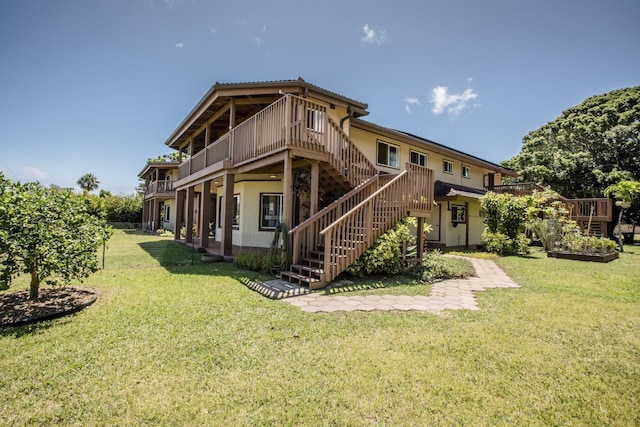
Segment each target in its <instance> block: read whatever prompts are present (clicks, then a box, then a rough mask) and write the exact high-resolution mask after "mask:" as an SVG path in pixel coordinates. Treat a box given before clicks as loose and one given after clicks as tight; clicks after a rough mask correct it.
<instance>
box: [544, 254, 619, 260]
mask: <svg viewBox="0 0 640 427" xmlns="http://www.w3.org/2000/svg"><path fill="white" fill-rule="evenodd" d="M547 257H549V258H560V259H572V260H575V261H591V262H611V261H613V260H614V259H618V258H619V257H620V254H618V252H613V253H610V254H586V253H585V254H579V253H572V252H547Z"/></svg>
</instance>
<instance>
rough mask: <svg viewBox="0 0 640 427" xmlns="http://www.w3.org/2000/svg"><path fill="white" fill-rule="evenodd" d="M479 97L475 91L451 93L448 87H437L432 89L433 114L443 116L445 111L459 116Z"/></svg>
mask: <svg viewBox="0 0 640 427" xmlns="http://www.w3.org/2000/svg"><path fill="white" fill-rule="evenodd" d="M477 97H478V94H477V93H475V92H474V91H473V89H467V90H465V91H464V92H462V93H449V89H448V88H447V87H446V86H437V87H435V88H433V89H431V100H430V101H429V102H431V103H432V104H433V108H432V109H431V111H433V114H441V113H443V112H444V111H445V110H446V111H447V113H450V114H454V115H455V114H458V113H460V112H461V111H462V110H464V109H465V108H466V107H467V104H468V102H469V101H471V100H472V99H475V98H477Z"/></svg>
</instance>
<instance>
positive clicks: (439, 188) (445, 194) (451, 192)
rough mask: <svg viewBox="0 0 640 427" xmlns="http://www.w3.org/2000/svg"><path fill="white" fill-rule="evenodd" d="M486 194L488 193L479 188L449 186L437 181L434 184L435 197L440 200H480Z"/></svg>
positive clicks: (446, 183)
mask: <svg viewBox="0 0 640 427" xmlns="http://www.w3.org/2000/svg"><path fill="white" fill-rule="evenodd" d="M485 194H486V191H484V190H479V189H477V188H471V187H465V186H464V185H458V184H449V183H448V182H442V181H436V182H435V184H434V196H435V198H436V200H437V199H440V200H450V199H457V198H458V197H468V198H471V199H479V198H481V197H482V196H484V195H485Z"/></svg>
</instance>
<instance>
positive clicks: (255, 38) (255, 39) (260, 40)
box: [253, 37, 264, 46]
mask: <svg viewBox="0 0 640 427" xmlns="http://www.w3.org/2000/svg"><path fill="white" fill-rule="evenodd" d="M253 41H254V42H255V43H256V44H257V45H258V46H260V45H261V44H263V43H264V40H262V39H261V38H260V37H254V38H253Z"/></svg>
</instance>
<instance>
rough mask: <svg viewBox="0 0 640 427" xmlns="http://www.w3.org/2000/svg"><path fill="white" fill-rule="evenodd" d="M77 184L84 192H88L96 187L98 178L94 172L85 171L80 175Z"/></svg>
mask: <svg viewBox="0 0 640 427" xmlns="http://www.w3.org/2000/svg"><path fill="white" fill-rule="evenodd" d="M77 184H78V185H79V186H80V188H82V189H83V190H84V192H85V193H89V192H91V191H93V190H97V189H98V185H99V184H100V181H98V178H96V176H95V175H94V174H92V173H86V174H84V175H82V176H81V177H80V179H79V180H78V182H77Z"/></svg>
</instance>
